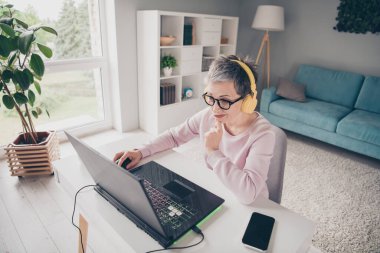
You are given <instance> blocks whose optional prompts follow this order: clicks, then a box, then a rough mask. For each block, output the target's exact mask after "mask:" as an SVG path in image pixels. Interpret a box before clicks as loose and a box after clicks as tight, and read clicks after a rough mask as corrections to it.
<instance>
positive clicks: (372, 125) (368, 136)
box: [336, 110, 380, 146]
mask: <svg viewBox="0 0 380 253" xmlns="http://www.w3.org/2000/svg"><path fill="white" fill-rule="evenodd" d="M336 132H337V133H338V134H340V135H343V136H347V137H351V138H353V139H356V140H360V141H365V142H368V143H372V144H375V145H379V146H380V114H377V113H373V112H367V111H362V110H354V111H353V112H351V113H350V114H348V115H347V116H346V117H344V118H343V119H342V120H341V121H340V122H339V123H338V127H337V130H336Z"/></svg>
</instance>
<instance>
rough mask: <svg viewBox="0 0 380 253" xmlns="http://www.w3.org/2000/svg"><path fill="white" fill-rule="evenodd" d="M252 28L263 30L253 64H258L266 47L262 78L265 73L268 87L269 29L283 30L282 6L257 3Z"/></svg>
mask: <svg viewBox="0 0 380 253" xmlns="http://www.w3.org/2000/svg"><path fill="white" fill-rule="evenodd" d="M252 28H254V29H257V30H264V31H265V34H264V37H263V39H262V40H261V45H260V49H259V52H258V54H257V57H256V62H255V64H256V65H258V64H259V61H260V57H261V53H262V52H263V49H264V47H265V48H266V56H265V63H264V65H263V72H262V73H263V79H264V76H265V74H266V77H267V87H268V88H269V78H270V43H269V31H283V30H284V8H283V7H281V6H276V5H259V6H258V7H257V10H256V15H255V18H254V19H253V22H252Z"/></svg>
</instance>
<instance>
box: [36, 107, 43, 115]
mask: <svg viewBox="0 0 380 253" xmlns="http://www.w3.org/2000/svg"><path fill="white" fill-rule="evenodd" d="M36 112H37V114H38V115H41V114H42V110H41V108H39V107H36Z"/></svg>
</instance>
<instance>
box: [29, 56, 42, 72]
mask: <svg viewBox="0 0 380 253" xmlns="http://www.w3.org/2000/svg"><path fill="white" fill-rule="evenodd" d="M29 66H30V67H31V68H32V69H33V71H34V73H36V74H37V75H38V76H43V75H44V72H45V65H44V62H43V61H42V58H41V56H39V55H38V54H32V57H31V58H30V63H29Z"/></svg>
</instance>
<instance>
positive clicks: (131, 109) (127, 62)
mask: <svg viewBox="0 0 380 253" xmlns="http://www.w3.org/2000/svg"><path fill="white" fill-rule="evenodd" d="M106 1H109V0H106ZM238 3H239V1H231V0H207V1H203V0H114V2H113V3H112V4H114V6H115V12H114V14H112V13H108V15H109V18H108V19H109V21H110V22H111V23H112V22H113V23H115V24H116V29H115V30H114V33H113V34H112V29H111V34H110V40H109V43H108V44H109V51H110V55H111V57H113V58H112V59H113V60H115V62H116V61H117V65H116V64H112V63H111V73H112V75H113V77H112V78H113V82H115V83H120V87H117V85H115V86H114V87H113V92H112V94H113V104H114V106H113V110H114V112H115V113H114V115H113V118H114V120H113V121H114V122H113V123H114V126H115V128H116V129H117V130H119V131H129V130H133V129H136V128H138V95H140V96H143V95H144V94H138V89H137V42H136V11H137V10H166V11H178V12H190V13H207V14H215V15H226V16H237V15H238V10H239V4H238ZM112 4H108V7H111V8H112ZM111 8H109V9H111ZM112 16H114V17H112ZM113 18H114V20H112V19H113ZM115 33H116V34H115ZM115 68H117V69H115ZM119 101H120V106H119Z"/></svg>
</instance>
